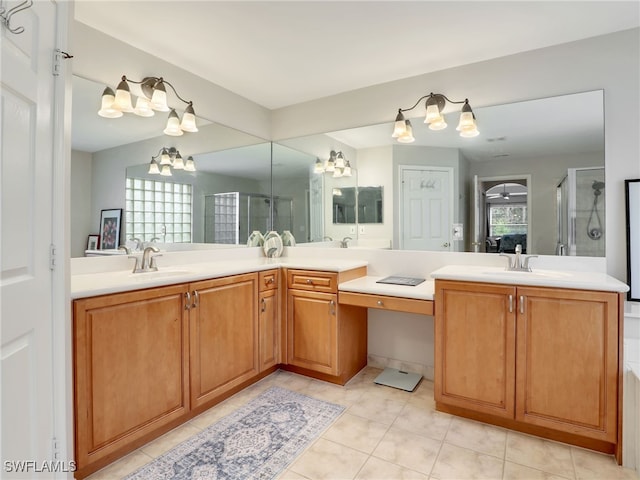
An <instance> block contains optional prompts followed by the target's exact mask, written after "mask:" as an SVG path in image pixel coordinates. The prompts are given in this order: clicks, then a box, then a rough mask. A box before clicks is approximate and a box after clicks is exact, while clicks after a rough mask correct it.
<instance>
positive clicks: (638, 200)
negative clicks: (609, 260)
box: [624, 178, 640, 302]
mask: <svg viewBox="0 0 640 480" xmlns="http://www.w3.org/2000/svg"><path fill="white" fill-rule="evenodd" d="M624 183H625V199H626V210H627V282H628V283H629V287H631V289H630V290H629V293H628V300H630V301H635V302H640V178H636V179H633V180H625V182H624Z"/></svg>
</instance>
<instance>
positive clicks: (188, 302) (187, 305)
mask: <svg viewBox="0 0 640 480" xmlns="http://www.w3.org/2000/svg"><path fill="white" fill-rule="evenodd" d="M184 299H185V302H184V309H185V310H189V309H190V308H191V294H190V293H189V292H185V294H184Z"/></svg>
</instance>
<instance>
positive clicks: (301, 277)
mask: <svg viewBox="0 0 640 480" xmlns="http://www.w3.org/2000/svg"><path fill="white" fill-rule="evenodd" d="M287 287H288V288H295V289H297V290H311V291H313V292H327V293H336V292H337V291H338V275H337V274H335V273H331V272H316V271H307V270H289V271H288V272H287Z"/></svg>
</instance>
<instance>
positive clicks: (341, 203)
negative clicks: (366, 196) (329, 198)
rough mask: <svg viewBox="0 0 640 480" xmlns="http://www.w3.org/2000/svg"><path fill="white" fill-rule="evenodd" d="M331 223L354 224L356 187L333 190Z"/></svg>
mask: <svg viewBox="0 0 640 480" xmlns="http://www.w3.org/2000/svg"><path fill="white" fill-rule="evenodd" d="M333 223H356V187H339V188H338V187H336V188H334V189H333Z"/></svg>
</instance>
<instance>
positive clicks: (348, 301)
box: [338, 292, 433, 315]
mask: <svg viewBox="0 0 640 480" xmlns="http://www.w3.org/2000/svg"><path fill="white" fill-rule="evenodd" d="M338 303H340V304H341V305H355V306H357V307H367V308H379V309H381V310H394V311H397V312H407V313H420V314H422V315H433V302H432V301H431V300H418V299H415V298H402V297H390V296H385V295H371V294H367V293H353V292H340V294H339V297H338Z"/></svg>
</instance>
